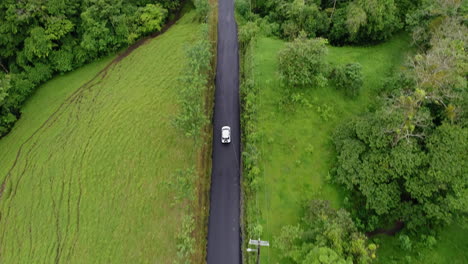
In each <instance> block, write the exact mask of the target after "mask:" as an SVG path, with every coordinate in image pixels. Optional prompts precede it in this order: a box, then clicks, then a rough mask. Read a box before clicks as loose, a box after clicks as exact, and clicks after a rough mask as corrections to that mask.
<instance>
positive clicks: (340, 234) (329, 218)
mask: <svg viewBox="0 0 468 264" xmlns="http://www.w3.org/2000/svg"><path fill="white" fill-rule="evenodd" d="M275 245H276V247H277V248H278V249H279V250H280V251H281V252H282V253H283V255H284V256H285V257H286V258H288V259H290V260H292V261H293V262H294V263H317V264H328V263H330V264H331V263H343V264H348V263H349V264H351V263H371V262H372V259H373V258H375V250H376V248H377V247H376V245H374V244H370V245H367V238H366V236H364V234H362V233H360V232H359V231H358V230H357V228H356V226H355V225H354V223H353V220H352V219H351V215H350V214H349V213H348V212H347V211H346V210H344V209H339V210H335V209H333V208H331V207H330V204H329V202H327V201H322V200H313V201H311V202H310V203H309V204H308V205H307V206H306V207H305V214H304V217H303V219H302V222H301V225H300V226H285V227H283V228H282V232H281V235H280V236H279V237H278V238H277V240H276V241H275Z"/></svg>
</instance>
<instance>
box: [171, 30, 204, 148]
mask: <svg viewBox="0 0 468 264" xmlns="http://www.w3.org/2000/svg"><path fill="white" fill-rule="evenodd" d="M186 56H187V65H186V66H185V70H184V73H183V75H182V77H181V78H180V89H179V90H180V92H179V93H180V95H179V103H180V104H181V108H182V109H181V111H180V113H179V114H178V115H177V118H176V120H175V124H176V126H177V127H178V128H179V129H180V130H181V132H182V133H183V134H184V135H185V136H187V137H191V138H192V139H193V140H195V142H199V139H200V133H201V132H202V128H203V127H204V126H205V125H206V124H207V123H208V117H207V115H206V109H205V99H204V98H205V97H204V95H205V94H206V91H207V88H208V85H209V84H208V80H209V70H210V61H211V57H212V56H213V55H212V53H211V44H210V42H209V40H208V27H207V26H206V25H205V26H204V27H203V29H202V31H201V34H200V38H199V39H198V40H197V41H196V42H195V43H193V44H191V46H190V47H189V48H188V49H187V51H186Z"/></svg>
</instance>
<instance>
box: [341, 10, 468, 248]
mask: <svg viewBox="0 0 468 264" xmlns="http://www.w3.org/2000/svg"><path fill="white" fill-rule="evenodd" d="M460 21H461V18H460V17H458V15H457V14H456V13H454V15H453V17H450V18H447V19H445V20H443V21H442V22H441V23H440V25H439V27H438V28H436V29H433V30H432V32H433V36H432V38H431V40H430V42H429V43H430V44H431V49H429V50H427V51H426V52H425V53H422V54H417V55H416V56H415V57H414V59H412V60H411V62H410V68H409V69H407V70H406V71H405V72H403V73H401V74H399V75H398V76H397V77H394V78H392V79H391V80H390V81H388V82H387V84H386V85H385V90H384V92H385V93H386V95H385V96H386V97H387V98H386V100H385V104H383V105H381V106H380V107H379V108H378V109H377V110H376V111H373V112H370V113H367V114H366V115H364V116H362V117H361V118H358V119H357V120H353V121H352V122H350V123H349V124H347V125H345V126H344V127H341V128H340V129H339V130H338V131H337V133H336V134H335V136H334V140H335V145H336V149H337V153H338V160H337V164H338V165H337V169H336V177H335V179H336V181H337V182H338V183H341V184H343V185H344V186H346V188H347V189H348V190H349V191H350V192H351V194H352V197H353V202H352V203H353V204H352V205H353V206H354V207H355V208H356V210H354V211H353V215H354V216H355V217H357V218H359V219H360V221H362V223H363V224H364V226H363V227H364V228H365V229H367V230H368V231H370V230H372V229H374V228H377V227H379V226H383V225H388V224H392V223H394V222H395V221H397V220H399V221H404V222H405V226H406V228H407V229H408V230H410V231H421V230H423V231H424V230H427V228H434V227H438V226H444V225H447V224H449V223H451V222H452V221H453V220H454V219H457V218H458V219H461V220H462V221H466V216H467V215H468V209H467V208H468V207H467V204H468V198H467V197H468V196H467V193H468V154H467V153H468V151H467V150H468V143H467V142H468V127H467V126H466V124H467V121H466V116H467V115H466V98H467V94H468V89H467V84H466V79H465V77H466V71H467V69H466V52H464V51H463V48H462V47H463V44H461V43H466V38H467V37H466V36H467V29H466V26H463V25H461V23H460ZM405 240H406V239H405ZM405 244H408V243H406V242H405ZM405 247H407V246H405Z"/></svg>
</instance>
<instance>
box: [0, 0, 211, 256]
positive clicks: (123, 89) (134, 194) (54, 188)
mask: <svg viewBox="0 0 468 264" xmlns="http://www.w3.org/2000/svg"><path fill="white" fill-rule="evenodd" d="M107 2H108V1H89V3H88V1H87V2H86V3H88V4H96V5H97V4H103V3H107ZM143 2H144V1H138V3H143ZM15 3H16V2H15ZM21 3H23V2H21ZM49 3H50V1H49ZM119 3H120V4H121V2H119ZM119 3H117V4H116V5H117V6H118V4H119ZM175 3H176V2H175V1H166V2H164V1H162V2H161V6H160V7H161V8H163V7H167V8H169V6H167V5H170V4H175ZM18 4H20V2H18ZM31 4H32V2H31ZM108 4H110V2H109V3H108ZM114 4H115V3H114ZM2 5H3V2H2ZM95 8H97V7H95ZM93 10H94V9H93ZM134 11H135V10H134ZM199 14H200V13H199V12H196V11H195V10H191V8H186V9H185V11H184V12H183V16H182V18H181V19H180V20H178V22H177V23H176V24H175V25H173V26H172V27H171V28H170V29H169V30H168V31H167V32H165V33H164V34H162V35H160V36H158V37H157V38H155V39H148V40H146V41H144V42H143V41H142V42H139V43H138V45H141V46H139V47H138V46H132V47H131V48H130V49H129V50H127V51H124V52H123V53H121V54H120V55H117V56H110V57H107V58H105V59H102V60H98V61H97V62H95V63H92V64H88V65H86V66H83V67H81V68H79V69H77V70H75V71H73V72H70V73H67V74H64V75H62V76H58V77H56V78H54V79H52V80H51V81H48V82H46V83H45V84H43V85H41V86H40V87H39V88H38V89H35V90H36V92H35V93H34V95H33V96H31V97H30V98H29V99H28V100H27V102H26V103H25V105H24V107H22V108H21V112H22V117H21V119H19V121H18V122H17V123H16V125H15V126H14V128H13V130H12V131H11V132H10V133H9V134H8V135H6V136H5V137H4V138H2V139H1V140H0V150H1V151H0V164H1V165H0V175H1V177H2V178H1V179H2V187H1V189H0V213H1V218H0V230H1V238H0V262H2V263H17V262H20V263H35V262H46V263H51V262H54V263H174V262H177V263H191V262H197V263H198V262H202V261H203V259H204V255H203V253H202V251H200V249H203V248H204V247H205V245H206V241H205V239H206V234H204V231H203V229H202V228H200V229H201V230H198V229H199V227H203V226H205V224H206V223H205V221H206V213H207V207H206V205H205V204H204V202H206V199H205V200H203V199H202V198H199V197H205V196H206V194H205V192H206V187H205V186H209V184H208V183H207V180H208V176H209V173H206V174H204V171H199V170H200V169H201V168H202V169H203V168H205V167H206V166H207V165H206V164H205V163H204V161H203V160H200V153H201V150H200V149H201V146H202V145H203V143H202V142H198V143H197V144H195V143H194V140H193V138H190V137H185V135H184V132H183V129H182V130H179V129H177V127H176V123H177V122H176V119H177V115H178V113H180V112H182V111H183V104H181V103H180V102H181V101H180V100H184V99H181V97H180V93H181V80H185V79H187V78H201V79H203V78H204V79H209V78H211V77H207V76H209V72H208V71H209V69H208V68H207V66H206V61H208V64H209V62H210V56H211V55H210V54H212V53H211V49H210V45H211V43H210V42H209V41H208V40H207V38H208V32H209V31H208V30H207V29H206V26H205V25H202V24H201V23H200V22H199V21H202V22H205V21H206V17H205V18H203V17H200V16H199ZM168 16H170V15H169V14H168ZM205 16H206V14H205ZM81 17H83V16H81ZM93 17H94V16H93ZM122 19H123V18H122ZM164 21H165V20H164ZM104 24H105V23H104ZM100 25H101V24H100ZM2 26H4V25H3V24H2ZM155 30H156V31H158V29H155ZM153 31H154V29H153ZM24 32H25V33H26V32H28V31H27V30H25V31H24ZM148 33H149V31H148ZM70 34H71V33H70ZM72 35H73V36H75V35H74V34H72ZM106 36H107V35H106ZM128 43H129V42H125V41H123V42H122V43H121V46H126V45H128ZM109 45H110V44H109ZM110 46H112V47H113V48H115V47H118V45H117V44H116V45H110ZM110 46H109V47H110ZM199 47H203V50H204V51H205V52H204V53H200V54H201V55H200V54H199V53H197V52H194V50H195V51H198V50H199V49H198V48H199ZM207 47H208V51H209V52H208V53H206V49H207ZM77 49H79V48H77ZM104 50H105V49H104ZM111 50H113V49H110V50H109V51H103V52H102V53H100V52H98V54H99V55H96V56H101V55H102V54H105V53H107V52H111ZM194 53H196V54H197V55H193V54H194ZM2 54H4V53H2ZM73 54H74V56H75V55H76V54H79V53H78V52H77V53H73ZM90 54H92V53H90ZM198 55H200V56H208V57H207V58H203V59H201V60H199V59H197V58H199V57H197V56H198ZM12 56H13V55H12ZM42 58H43V59H44V58H46V57H42ZM2 59H4V58H3V57H2ZM46 59H47V58H46ZM90 59H91V58H90ZM200 61H202V63H200ZM3 63H5V60H3ZM83 63H84V61H83ZM10 65H13V64H10ZM78 65H79V64H76V65H74V66H73V67H72V68H75V67H78ZM193 65H203V67H205V68H203V69H204V70H206V72H205V71H202V72H198V71H191V72H187V71H186V70H187V69H188V68H189V67H192V66H193ZM15 67H16V66H15ZM12 69H13V68H12ZM16 69H18V73H14V72H13V71H12V70H11V69H10V70H9V74H8V76H10V77H9V78H11V79H10V80H13V78H16V77H15V76H16V74H19V75H21V76H23V75H22V73H21V72H23V71H22V69H20V68H19V67H17V68H16ZM70 70H71V69H70ZM187 74H192V75H190V76H189V75H187ZM4 76H7V75H4ZM181 76H185V77H184V78H181ZM4 80H5V79H4ZM45 80H46V79H43V80H42V81H45ZM42 81H41V82H42ZM39 83H40V82H38V84H39ZM204 83H207V81H204ZM2 84H3V83H2ZM10 85H11V88H10V89H9V90H8V95H7V97H9V98H11V96H14V95H15V92H14V91H15V89H16V88H14V87H17V86H16V81H11V82H10ZM197 87H198V88H199V89H204V90H206V89H208V87H206V86H205V87H201V86H197ZM0 91H1V90H0ZM12 91H13V92H12ZM197 99H198V100H203V99H204V97H201V98H197ZM5 100H6V101H8V100H10V99H8V98H7V99H5ZM208 115H209V114H208ZM198 129H203V127H198ZM196 133H200V132H196ZM195 228H197V230H195Z"/></svg>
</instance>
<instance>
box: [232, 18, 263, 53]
mask: <svg viewBox="0 0 468 264" xmlns="http://www.w3.org/2000/svg"><path fill="white" fill-rule="evenodd" d="M258 31H259V28H258V26H257V23H255V22H250V21H249V22H247V23H245V24H244V25H242V26H240V27H239V30H238V33H237V34H238V38H239V48H240V51H241V52H242V53H243V54H245V52H246V51H247V48H248V47H249V46H250V45H251V44H252V45H253V44H254V43H253V41H255V37H256V35H257V34H258Z"/></svg>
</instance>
